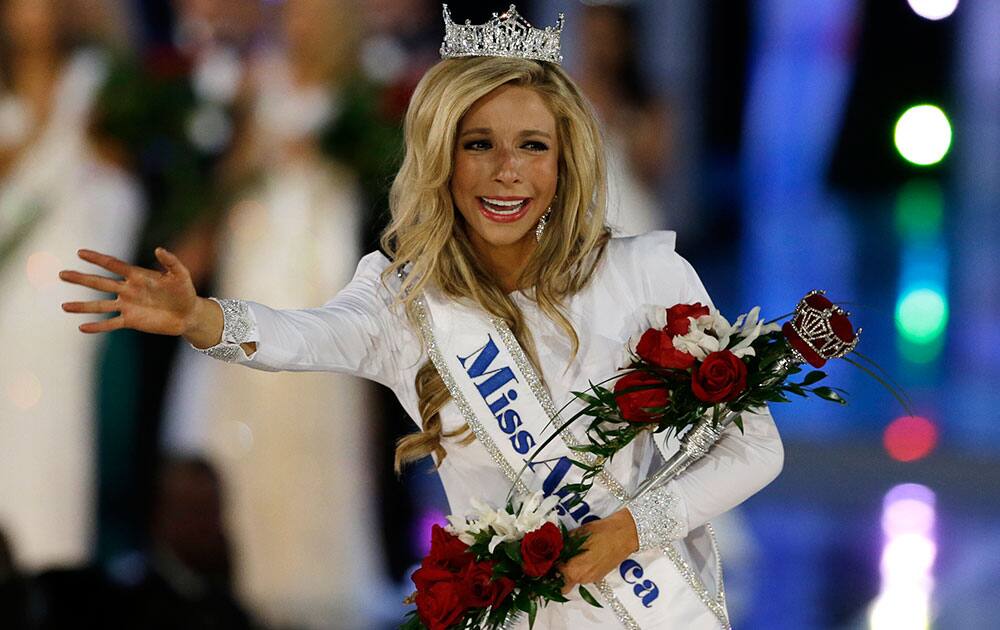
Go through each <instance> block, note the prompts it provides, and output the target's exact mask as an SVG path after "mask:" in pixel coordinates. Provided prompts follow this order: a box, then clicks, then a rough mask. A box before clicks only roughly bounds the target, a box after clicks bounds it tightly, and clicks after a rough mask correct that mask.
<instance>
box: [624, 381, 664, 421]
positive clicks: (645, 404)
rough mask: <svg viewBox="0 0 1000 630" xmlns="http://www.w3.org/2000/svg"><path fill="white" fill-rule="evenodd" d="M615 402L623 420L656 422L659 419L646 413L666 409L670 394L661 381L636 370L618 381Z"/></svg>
mask: <svg viewBox="0 0 1000 630" xmlns="http://www.w3.org/2000/svg"><path fill="white" fill-rule="evenodd" d="M643 385H657V386H658V387H652V388H649V389H639V390H636V391H633V392H627V393H619V392H622V391H624V390H626V389H629V388H632V387H640V386H643ZM615 402H616V403H618V410H619V411H620V412H621V414H622V418H624V419H625V420H628V421H629V422H656V420H657V417H656V416H654V415H653V414H651V413H650V412H648V411H646V409H649V408H651V407H666V405H667V403H668V402H670V392H668V391H667V386H666V385H665V384H664V383H663V381H661V380H660V379H658V378H656V377H655V376H653V375H652V374H649V373H648V372H643V371H642V370H635V371H633V372H629V373H628V374H626V375H625V376H623V377H621V378H620V379H618V382H617V383H615Z"/></svg>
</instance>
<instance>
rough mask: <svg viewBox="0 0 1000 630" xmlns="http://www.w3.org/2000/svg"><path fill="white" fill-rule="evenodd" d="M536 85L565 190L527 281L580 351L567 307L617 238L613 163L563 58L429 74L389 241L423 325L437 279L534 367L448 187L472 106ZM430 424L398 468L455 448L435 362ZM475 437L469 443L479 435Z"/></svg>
mask: <svg viewBox="0 0 1000 630" xmlns="http://www.w3.org/2000/svg"><path fill="white" fill-rule="evenodd" d="M508 84H513V85H517V86H522V87H527V88H531V89H533V90H536V91H537V92H538V94H539V95H541V97H542V98H543V100H544V101H545V103H546V104H547V105H548V107H549V109H550V111H551V112H552V114H553V116H554V117H555V119H556V130H557V135H558V142H559V145H560V153H559V171H558V172H559V175H558V178H559V179H558V183H557V186H556V199H555V201H554V202H553V207H552V213H551V216H550V218H549V221H548V225H547V226H546V229H545V230H546V231H545V238H543V239H542V240H541V242H540V243H539V245H538V247H537V248H535V250H534V253H533V254H532V256H531V259H530V260H529V261H528V263H527V267H526V268H525V270H524V272H523V274H522V276H521V282H522V286H527V287H530V289H531V290H530V291H529V295H530V297H531V298H532V299H533V300H534V301H535V302H536V303H537V304H538V306H539V308H540V309H541V310H542V312H543V313H545V314H546V315H547V316H549V317H550V318H552V320H553V321H555V322H556V323H557V324H558V325H559V326H560V327H561V328H562V329H563V330H564V331H565V332H566V334H567V336H568V337H569V338H570V340H571V342H572V347H573V352H574V354H575V352H576V350H577V348H578V347H579V339H578V337H577V335H576V331H575V330H574V329H573V326H572V324H571V323H570V321H569V319H568V318H567V317H566V315H565V314H564V313H563V312H562V304H563V302H564V299H565V298H566V297H567V296H570V295H572V294H573V293H576V292H577V291H579V290H580V289H581V288H582V287H583V286H584V285H585V284H586V283H587V281H588V280H589V279H590V276H591V275H592V273H593V271H594V268H595V267H596V265H597V263H598V260H599V258H600V254H601V253H602V252H603V250H604V245H605V244H606V243H607V240H608V238H609V232H608V229H607V228H606V227H605V224H604V213H605V197H606V182H605V166H604V149H603V144H602V141H601V134H600V130H599V128H598V126H597V122H596V119H595V117H594V114H593V111H592V109H591V107H590V105H589V103H588V102H587V101H586V99H585V98H584V97H583V95H582V94H581V93H580V90H579V88H577V86H576V85H575V84H574V83H573V81H572V79H570V78H569V76H568V75H567V74H566V73H565V72H564V71H563V70H562V68H560V67H559V66H557V65H554V64H550V63H547V62H540V61H530V60H523V59H509V58H500V57H466V58H460V59H446V60H444V61H441V62H440V63H438V64H437V65H435V66H434V67H433V68H431V69H430V70H429V71H428V72H427V74H425V75H424V77H423V78H422V79H421V81H420V84H419V85H418V86H417V88H416V91H415V92H414V94H413V98H412V100H411V101H410V106H409V109H408V110H407V113H406V120H405V124H404V138H405V141H406V154H405V157H404V158H403V164H402V166H401V167H400V169H399V173H398V174H397V175H396V179H395V180H394V181H393V184H392V189H391V191H390V194H389V208H390V210H391V212H392V222H391V223H390V225H389V226H388V227H387V228H386V230H385V232H384V233H383V235H382V247H383V249H384V250H385V251H386V252H387V253H388V254H389V257H390V258H391V259H392V263H391V264H390V265H389V266H388V268H386V270H385V272H384V273H383V282H385V281H387V280H388V278H390V277H391V276H395V275H396V274H397V272H399V271H400V270H402V269H404V268H405V270H406V274H405V276H404V278H403V281H402V286H401V288H400V290H399V292H398V295H397V299H398V300H399V302H400V303H401V304H402V306H403V307H404V309H405V312H406V314H407V317H408V318H409V320H410V322H411V324H412V325H413V326H414V327H416V325H417V324H416V321H417V320H416V304H415V300H416V299H417V297H418V296H419V295H420V294H421V292H422V291H423V289H424V288H425V287H427V286H428V285H430V286H433V287H435V288H436V289H437V290H439V291H441V292H442V293H443V294H444V295H446V296H448V297H451V298H456V299H458V298H468V299H472V300H474V301H475V302H476V303H478V304H479V306H480V307H482V308H483V310H485V311H486V312H487V313H490V314H491V315H494V316H497V317H500V318H502V319H503V320H504V321H505V322H506V323H507V325H508V326H509V327H510V329H511V331H512V332H513V333H514V335H515V336H516V337H517V339H518V341H519V342H520V344H521V346H522V347H523V348H524V349H525V351H526V352H527V354H528V356H529V358H530V359H531V360H532V362H533V363H534V364H535V366H536V367H537V365H538V361H537V359H536V354H535V348H534V343H533V341H532V339H531V335H530V333H529V331H528V329H527V328H526V326H525V324H524V317H523V314H522V313H521V311H520V309H519V308H518V307H517V305H516V304H515V303H514V302H513V300H512V299H511V298H510V297H509V296H508V295H507V293H506V292H505V291H504V290H503V289H502V288H501V287H500V286H499V285H498V284H497V282H496V281H495V280H494V279H493V277H492V276H491V275H490V274H489V273H488V272H487V270H486V269H485V267H484V266H483V265H482V263H481V262H480V260H479V258H478V257H477V256H476V253H475V250H474V249H473V247H472V244H471V242H470V241H469V238H468V236H467V234H466V232H465V226H464V221H463V220H462V219H461V218H460V214H459V213H458V212H457V211H456V209H455V207H454V203H453V201H452V196H451V191H450V189H449V184H450V181H451V176H452V170H453V165H454V154H455V137H456V135H457V133H458V126H459V122H460V121H461V120H462V117H463V116H464V115H465V113H466V112H467V111H468V110H469V108H471V107H472V105H473V104H474V103H475V102H476V101H478V100H479V99H480V98H482V97H483V96H485V95H487V94H489V93H490V92H492V91H493V90H495V89H496V88H498V87H500V86H502V85H508ZM416 391H417V397H418V401H419V402H418V407H419V410H420V418H421V424H422V427H423V431H421V432H419V433H415V434H412V435H408V436H406V437H404V438H402V439H401V440H400V441H399V444H398V445H397V448H396V470H397V471H399V470H400V469H401V467H402V465H403V464H405V463H408V462H411V461H414V460H416V459H420V458H421V457H424V456H427V455H430V454H434V455H436V456H437V461H438V465H440V462H441V461H442V460H443V459H444V457H445V455H446V453H445V450H444V447H443V446H442V445H441V440H442V438H443V437H454V436H456V435H460V434H462V433H464V432H465V431H466V430H467V427H462V428H461V429H459V430H458V431H455V432H452V433H447V434H446V433H443V432H442V428H441V418H440V415H439V412H440V410H441V408H442V407H443V406H444V405H445V403H447V402H448V400H449V398H450V394H449V393H448V390H447V389H446V388H445V385H444V382H443V381H442V380H441V377H440V376H439V375H438V373H437V371H436V370H435V369H434V367H433V365H431V363H430V362H429V361H428V362H426V363H424V365H423V366H421V368H420V369H419V371H418V372H417V376H416ZM471 439H472V435H471V434H469V435H468V436H467V437H466V440H465V441H468V440H471Z"/></svg>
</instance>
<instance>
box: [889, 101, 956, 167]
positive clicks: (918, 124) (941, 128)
mask: <svg viewBox="0 0 1000 630" xmlns="http://www.w3.org/2000/svg"><path fill="white" fill-rule="evenodd" d="M893 139H894V141H895V143H896V150H897V151H899V154H900V155H901V156H903V159H905V160H906V161H908V162H911V163H913V164H916V165H918V166H930V165H932V164H937V163H938V162H940V161H941V160H942V159H943V158H944V156H945V155H947V154H948V149H949V148H951V122H949V120H948V117H947V116H946V115H945V113H944V112H943V111H941V108H939V107H937V106H935V105H915V106H913V107H911V108H909V109H907V110H906V111H905V112H903V115H902V116H900V117H899V120H898V121H896V129H895V133H894V136H893Z"/></svg>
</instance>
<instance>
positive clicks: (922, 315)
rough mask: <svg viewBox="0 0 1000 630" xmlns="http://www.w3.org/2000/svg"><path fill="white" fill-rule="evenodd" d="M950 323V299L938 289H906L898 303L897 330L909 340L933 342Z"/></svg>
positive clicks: (922, 342)
mask: <svg viewBox="0 0 1000 630" xmlns="http://www.w3.org/2000/svg"><path fill="white" fill-rule="evenodd" d="M947 324H948V299H947V298H946V297H945V296H944V295H942V293H941V291H939V290H937V289H932V288H927V287H921V288H913V289H909V290H906V291H904V292H903V293H902V294H901V295H900V296H899V301H898V302H897V303H896V330H898V331H899V334H900V335H902V336H903V338H904V339H906V340H907V341H911V342H913V343H918V344H927V343H932V342H934V341H936V340H937V338H938V337H940V336H941V334H942V333H943V332H944V329H945V326H946V325H947Z"/></svg>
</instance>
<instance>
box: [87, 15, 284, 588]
mask: <svg viewBox="0 0 1000 630" xmlns="http://www.w3.org/2000/svg"><path fill="white" fill-rule="evenodd" d="M77 1H78V2H81V3H86V2H96V1H97V0H77ZM171 9H174V12H172V11H171ZM141 10H142V13H141V17H142V18H143V24H144V29H143V30H144V32H145V34H146V36H147V40H146V41H144V47H143V49H142V50H141V52H135V51H123V53H122V54H119V55H116V56H114V57H113V59H112V63H111V68H110V71H109V78H108V81H107V82H106V84H105V86H104V88H103V89H102V91H101V94H100V96H99V99H98V104H97V116H96V118H97V121H96V123H95V125H96V127H97V128H98V129H99V130H100V131H101V133H102V135H103V136H105V137H107V138H108V139H109V144H110V145H111V146H112V147H113V148H114V150H115V152H116V153H117V154H119V155H121V157H122V160H123V161H125V162H126V163H128V164H129V165H130V167H131V168H132V169H134V171H135V172H136V174H137V176H138V177H139V179H140V181H141V184H142V187H143V189H144V191H145V192H146V195H147V199H148V200H149V203H148V206H149V213H148V220H147V222H146V224H145V225H144V228H143V231H142V234H141V236H140V237H139V240H140V242H141V243H146V244H148V243H154V242H156V243H159V242H167V243H172V244H173V245H174V246H175V247H176V248H177V249H179V250H182V251H184V252H185V255H187V256H188V257H189V258H190V259H191V261H192V273H193V274H194V276H195V281H196V282H197V283H198V285H199V286H208V284H207V283H208V282H210V280H211V269H212V264H213V263H212V259H211V256H212V255H213V249H212V247H211V236H212V233H213V230H214V229H215V225H216V224H217V223H218V221H220V220H221V216H222V213H223V210H224V208H225V205H226V198H227V197H226V190H225V189H224V186H223V185H222V183H221V182H220V175H219V171H220V168H219V165H220V164H221V163H222V162H223V161H224V160H225V158H226V156H227V155H228V153H229V151H230V150H231V148H232V143H233V137H234V135H235V134H236V127H237V125H238V122H239V119H240V116H241V113H240V112H241V111H242V110H243V108H244V107H245V101H246V95H245V92H246V89H245V86H246V83H247V81H246V77H247V70H246V58H247V56H249V55H250V54H252V51H253V50H254V49H255V47H256V45H257V42H258V32H259V30H260V28H261V24H262V23H263V22H264V14H265V7H263V5H262V4H261V3H259V2H257V1H256V0H225V1H224V0H196V1H195V0H192V1H188V0H161V1H159V2H152V1H151V2H148V3H143V4H142V5H141ZM176 351H177V344H176V343H174V342H173V340H161V339H155V338H151V337H147V336H140V335H130V334H127V333H126V334H122V335H113V336H111V338H109V340H108V344H107V349H106V351H105V352H104V353H103V355H102V362H101V377H100V383H101V390H100V401H101V405H100V407H101V416H100V437H101V439H100V444H99V449H98V450H99V461H100V467H99V480H100V485H99V503H98V513H99V521H98V522H99V530H98V538H97V544H96V551H97V556H98V558H99V559H100V561H102V562H104V563H106V564H108V566H110V567H112V568H114V567H115V565H116V564H117V563H118V562H119V561H123V562H125V563H126V564H127V560H128V557H129V555H130V554H133V553H139V552H141V551H142V550H143V549H144V547H145V545H146V544H147V543H148V540H147V538H146V527H145V524H146V522H147V521H148V518H149V512H150V510H151V498H150V497H151V496H152V494H153V484H154V478H155V470H156V464H157V459H158V456H159V449H160V438H161V433H162V428H161V427H162V407H163V397H164V384H165V382H166V380H167V378H168V374H169V373H170V370H171V366H172V365H173V362H174V358H175V356H176ZM120 364H128V365H129V366H130V369H129V370H118V369H115V368H114V366H115V365H120Z"/></svg>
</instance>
